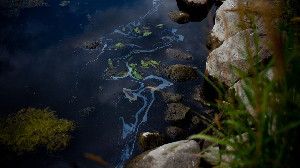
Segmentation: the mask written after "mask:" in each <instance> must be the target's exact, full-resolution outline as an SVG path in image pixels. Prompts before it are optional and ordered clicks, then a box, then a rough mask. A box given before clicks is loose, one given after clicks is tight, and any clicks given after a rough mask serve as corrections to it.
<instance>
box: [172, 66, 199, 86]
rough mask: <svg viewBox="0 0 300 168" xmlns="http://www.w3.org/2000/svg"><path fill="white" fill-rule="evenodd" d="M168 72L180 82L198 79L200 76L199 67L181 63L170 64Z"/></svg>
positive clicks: (173, 78)
mask: <svg viewBox="0 0 300 168" xmlns="http://www.w3.org/2000/svg"><path fill="white" fill-rule="evenodd" d="M166 74H167V76H168V77H169V78H170V79H172V80H174V81H178V82H183V81H188V80H196V79H198V78H199V74H198V72H197V68H194V67H190V66H187V65H181V64H176V65H171V66H169V67H168V69H167V70H166Z"/></svg>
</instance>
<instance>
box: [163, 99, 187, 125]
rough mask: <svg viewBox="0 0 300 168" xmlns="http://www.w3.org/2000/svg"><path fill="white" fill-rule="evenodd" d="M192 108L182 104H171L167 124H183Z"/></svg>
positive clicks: (167, 113)
mask: <svg viewBox="0 0 300 168" xmlns="http://www.w3.org/2000/svg"><path fill="white" fill-rule="evenodd" d="M190 110H191V108H190V107H187V106H185V105H183V104H181V103H170V104H168V108H167V111H166V115H165V120H166V121H167V122H181V121H183V120H185V119H186V118H187V115H188V113H189V112H190Z"/></svg>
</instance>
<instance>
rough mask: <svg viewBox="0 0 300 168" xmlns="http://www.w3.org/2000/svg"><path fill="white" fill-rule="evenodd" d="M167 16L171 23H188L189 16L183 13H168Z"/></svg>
mask: <svg viewBox="0 0 300 168" xmlns="http://www.w3.org/2000/svg"><path fill="white" fill-rule="evenodd" d="M168 15H169V18H170V19H171V20H172V21H174V22H176V23H179V24H184V23H188V22H189V21H190V15H189V14H187V13H185V12H181V11H172V12H169V14H168Z"/></svg>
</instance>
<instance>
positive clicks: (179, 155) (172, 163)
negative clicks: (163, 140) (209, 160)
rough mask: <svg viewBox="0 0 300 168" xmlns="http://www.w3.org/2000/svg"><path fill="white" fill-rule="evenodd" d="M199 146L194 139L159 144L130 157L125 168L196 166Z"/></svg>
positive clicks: (194, 167) (180, 167)
mask: <svg viewBox="0 0 300 168" xmlns="http://www.w3.org/2000/svg"><path fill="white" fill-rule="evenodd" d="M199 152H200V147H199V145H198V143H197V142H196V141H194V140H183V141H177V142H173V143H169V144H165V145H163V146H160V147H158V148H156V149H154V150H152V151H148V152H145V153H143V154H141V155H138V156H137V157H135V158H134V159H132V160H131V161H130V162H129V163H128V164H127V165H126V166H125V167H126V168H198V167H199V166H200V158H199V157H198V155H197V154H198V153H199Z"/></svg>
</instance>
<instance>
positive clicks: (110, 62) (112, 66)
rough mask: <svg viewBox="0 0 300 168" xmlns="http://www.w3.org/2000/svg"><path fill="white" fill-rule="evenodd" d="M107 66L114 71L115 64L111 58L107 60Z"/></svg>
mask: <svg viewBox="0 0 300 168" xmlns="http://www.w3.org/2000/svg"><path fill="white" fill-rule="evenodd" d="M107 64H108V68H109V69H113V68H114V65H113V62H112V60H111V59H110V58H109V59H108V60H107Z"/></svg>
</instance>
